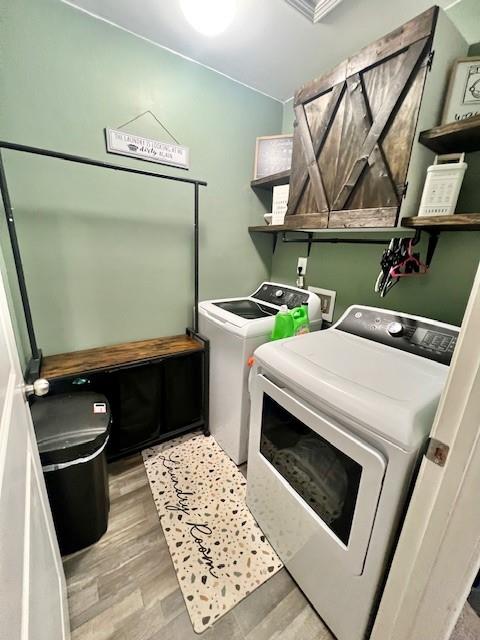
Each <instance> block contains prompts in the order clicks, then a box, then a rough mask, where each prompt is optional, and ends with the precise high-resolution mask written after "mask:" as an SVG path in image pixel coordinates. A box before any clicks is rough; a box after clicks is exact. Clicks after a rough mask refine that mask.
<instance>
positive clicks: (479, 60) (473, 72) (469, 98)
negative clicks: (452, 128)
mask: <svg viewBox="0 0 480 640" xmlns="http://www.w3.org/2000/svg"><path fill="white" fill-rule="evenodd" d="M476 115H480V56H472V57H469V58H458V59H457V60H455V62H454V64H453V68H452V71H451V73H450V80H449V83H448V88H447V94H446V97H445V103H444V105H443V112H442V122H441V124H447V123H450V122H458V121H459V120H464V119H466V118H470V117H472V116H476Z"/></svg>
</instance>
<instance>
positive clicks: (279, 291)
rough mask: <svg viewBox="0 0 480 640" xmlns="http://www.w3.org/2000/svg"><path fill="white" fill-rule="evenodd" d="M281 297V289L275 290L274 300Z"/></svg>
mask: <svg viewBox="0 0 480 640" xmlns="http://www.w3.org/2000/svg"><path fill="white" fill-rule="evenodd" d="M282 296H283V291H282V290H281V289H277V290H276V291H275V297H276V298H281V297H282Z"/></svg>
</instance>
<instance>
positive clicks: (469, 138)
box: [418, 116, 480, 154]
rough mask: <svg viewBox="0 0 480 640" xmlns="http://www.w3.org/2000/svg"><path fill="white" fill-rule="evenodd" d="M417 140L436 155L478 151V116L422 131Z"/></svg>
mask: <svg viewBox="0 0 480 640" xmlns="http://www.w3.org/2000/svg"><path fill="white" fill-rule="evenodd" d="M418 139H419V141H420V142H421V143H422V144H423V145H425V146H426V147H428V148H429V149H431V150H432V151H434V152H435V153H437V154H439V153H440V154H441V153H463V152H470V151H480V116H473V117H472V118H467V119H465V120H460V121H459V122H451V123H449V124H442V125H440V126H439V127H434V128H433V129H428V131H422V132H421V134H420V136H419V138H418Z"/></svg>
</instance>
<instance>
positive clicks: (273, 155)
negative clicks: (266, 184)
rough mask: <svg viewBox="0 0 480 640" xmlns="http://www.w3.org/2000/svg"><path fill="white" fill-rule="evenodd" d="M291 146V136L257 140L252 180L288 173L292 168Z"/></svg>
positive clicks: (263, 137)
mask: <svg viewBox="0 0 480 640" xmlns="http://www.w3.org/2000/svg"><path fill="white" fill-rule="evenodd" d="M292 145H293V135H291V134H289V135H278V136H261V137H260V138H257V145H256V148H255V167H254V170H253V179H254V180H257V179H258V178H265V177H266V176H273V175H275V174H276V173H281V172H282V171H289V170H290V167H291V166H292Z"/></svg>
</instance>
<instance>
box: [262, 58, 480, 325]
mask: <svg viewBox="0 0 480 640" xmlns="http://www.w3.org/2000/svg"><path fill="white" fill-rule="evenodd" d="M475 47H477V50H478V45H473V46H472V48H471V49H470V54H471V55H474V51H475ZM282 122H283V132H284V133H291V131H292V130H293V107H292V102H291V101H289V102H286V103H285V105H284V113H283V118H282ZM467 162H468V163H469V170H468V173H467V175H466V179H465V183H464V187H463V190H462V193H461V196H460V199H459V203H458V206H459V207H462V209H461V210H462V211H465V212H479V211H480V209H479V207H480V152H476V153H474V154H469V155H468V156H467ZM337 235H338V234H337ZM356 237H359V236H358V234H357V236H356ZM361 237H367V236H365V235H364V234H362V236H361ZM368 237H374V236H373V235H370V236H368ZM376 237H378V236H376ZM382 237H385V238H388V237H389V236H387V235H385V236H382ZM382 251H383V248H382V247H381V246H375V245H359V246H353V245H348V244H331V245H330V244H317V245H313V247H312V251H311V255H310V259H309V261H308V268H307V283H308V284H309V285H312V286H317V287H322V288H325V289H333V290H335V291H337V299H336V305H335V318H338V317H339V316H340V315H341V314H342V313H343V311H345V309H346V308H347V307H349V306H350V305H351V304H366V305H372V306H378V307H385V308H388V309H397V310H399V311H405V312H407V313H413V314H417V315H422V316H427V317H432V318H435V319H437V320H441V321H444V322H449V323H452V324H460V323H461V321H462V318H463V314H464V311H465V307H466V304H467V300H468V296H469V295H470V289H471V287H472V284H473V279H474V277H475V273H476V270H477V267H478V263H479V258H480V232H473V231H471V232H450V233H442V234H441V235H440V240H439V243H438V246H437V250H436V253H435V256H434V259H433V262H432V265H431V269H430V272H429V273H428V274H426V275H425V276H421V277H418V278H405V279H404V281H401V282H399V283H398V284H397V285H395V287H394V288H393V289H392V290H391V291H390V292H389V293H388V295H387V296H386V297H385V298H380V297H379V296H378V294H376V293H375V292H374V290H373V288H374V285H375V281H376V278H377V276H378V273H379V270H380V258H381V255H382ZM425 252H426V243H425V241H424V242H423V251H422V255H423V256H425ZM304 255H306V250H305V248H304V245H301V244H290V245H286V244H282V243H281V242H278V245H277V249H276V251H275V254H274V257H273V263H272V279H273V280H275V281H278V282H287V283H294V282H295V277H296V276H295V274H296V266H297V258H298V257H299V256H304Z"/></svg>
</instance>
